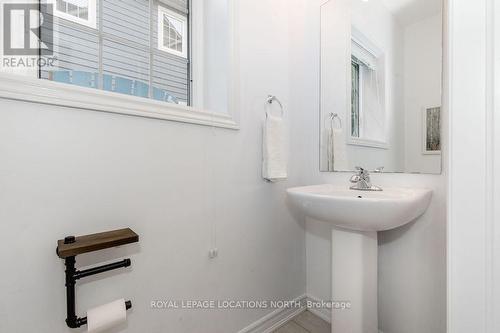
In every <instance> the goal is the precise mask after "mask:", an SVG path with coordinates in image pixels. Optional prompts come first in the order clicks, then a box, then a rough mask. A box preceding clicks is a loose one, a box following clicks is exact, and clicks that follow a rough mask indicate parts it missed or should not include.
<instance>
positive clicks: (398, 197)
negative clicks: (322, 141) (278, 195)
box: [287, 184, 432, 231]
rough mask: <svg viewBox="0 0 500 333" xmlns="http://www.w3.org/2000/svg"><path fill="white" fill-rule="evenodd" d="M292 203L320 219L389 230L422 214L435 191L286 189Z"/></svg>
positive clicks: (328, 187) (329, 187) (364, 228)
mask: <svg viewBox="0 0 500 333" xmlns="http://www.w3.org/2000/svg"><path fill="white" fill-rule="evenodd" d="M287 193H288V196H289V198H290V201H291V202H292V204H294V205H295V206H296V207H298V208H299V209H300V210H301V211H302V212H303V213H304V214H306V215H307V216H309V217H312V218H315V219H317V220H320V221H325V222H331V223H332V224H333V225H335V226H337V227H341V228H345V229H350V230H358V231H383V230H390V229H394V228H397V227H399V226H402V225H404V224H406V223H409V222H411V221H413V220H414V219H416V218H417V217H419V216H420V215H422V214H423V213H424V212H425V211H426V209H427V207H428V206H429V203H430V200H431V197H432V190H429V189H414V188H385V187H384V190H383V191H381V192H368V191H366V192H365V191H354V190H350V189H349V187H348V186H345V187H340V186H334V185H330V184H326V185H314V186H304V187H295V188H290V189H288V190H287Z"/></svg>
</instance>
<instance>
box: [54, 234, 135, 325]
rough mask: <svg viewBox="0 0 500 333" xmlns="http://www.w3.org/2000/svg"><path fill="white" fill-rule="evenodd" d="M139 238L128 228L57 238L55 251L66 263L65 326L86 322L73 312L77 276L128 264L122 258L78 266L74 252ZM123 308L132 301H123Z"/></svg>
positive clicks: (129, 306)
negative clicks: (83, 266)
mask: <svg viewBox="0 0 500 333" xmlns="http://www.w3.org/2000/svg"><path fill="white" fill-rule="evenodd" d="M138 241H139V236H138V235H137V234H136V233H135V232H133V231H132V230H131V229H128V228H127V229H121V230H114V231H108V232H104V233H99V234H93V235H87V236H81V237H74V236H68V237H66V238H64V239H63V240H59V241H58V246H57V251H56V252H57V255H58V256H59V257H60V258H62V259H64V264H65V265H66V271H65V274H66V304H67V317H66V324H67V325H68V327H70V328H79V327H81V326H84V325H86V324H87V317H82V318H79V317H78V316H77V315H76V299H75V285H76V281H77V280H79V279H82V278H85V277H88V276H92V275H96V274H100V273H104V272H108V271H111V270H115V269H118V268H125V267H129V266H130V265H131V260H130V259H124V260H122V261H118V262H115V263H111V264H106V265H102V266H97V267H92V268H89V269H85V270H77V269H76V267H75V265H76V256H77V255H78V254H82V253H87V252H93V251H98V250H103V249H106V248H110V247H114V246H120V245H124V244H129V243H134V242H138ZM125 308H126V309H127V310H129V309H130V308H132V302H131V301H126V302H125Z"/></svg>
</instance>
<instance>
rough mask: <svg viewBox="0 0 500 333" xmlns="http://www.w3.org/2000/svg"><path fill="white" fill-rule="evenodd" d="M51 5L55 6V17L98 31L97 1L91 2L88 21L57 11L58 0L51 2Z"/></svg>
mask: <svg viewBox="0 0 500 333" xmlns="http://www.w3.org/2000/svg"><path fill="white" fill-rule="evenodd" d="M50 3H51V4H52V5H53V8H54V16H57V17H59V18H62V19H65V20H68V21H71V22H75V23H78V24H81V25H85V26H87V27H89V28H92V29H97V0H89V19H88V20H83V19H81V18H79V17H75V16H73V15H70V14H68V13H65V12H61V11H58V10H57V3H56V0H51V1H50Z"/></svg>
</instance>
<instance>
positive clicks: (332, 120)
mask: <svg viewBox="0 0 500 333" xmlns="http://www.w3.org/2000/svg"><path fill="white" fill-rule="evenodd" d="M335 119H337V120H338V121H339V127H338V128H339V129H342V119H340V117H339V114H338V113H333V112H332V113H330V121H331V122H332V128H333V123H334V122H335Z"/></svg>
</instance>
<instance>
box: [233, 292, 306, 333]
mask: <svg viewBox="0 0 500 333" xmlns="http://www.w3.org/2000/svg"><path fill="white" fill-rule="evenodd" d="M306 299H307V297H306V295H302V296H300V297H297V298H296V299H294V300H293V301H294V302H300V303H301V307H300V308H296V307H295V308H290V309H286V308H280V309H276V310H274V311H273V312H271V313H269V314H267V315H265V316H264V317H262V318H260V319H259V320H257V321H256V322H254V323H252V324H250V325H249V326H247V327H245V328H244V329H242V330H241V331H239V332H238V333H271V332H272V331H274V330H276V329H277V328H279V327H280V326H283V324H285V323H286V322H288V321H289V320H290V319H292V318H293V317H295V316H297V315H298V314H299V313H301V312H303V311H305V310H306Z"/></svg>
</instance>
